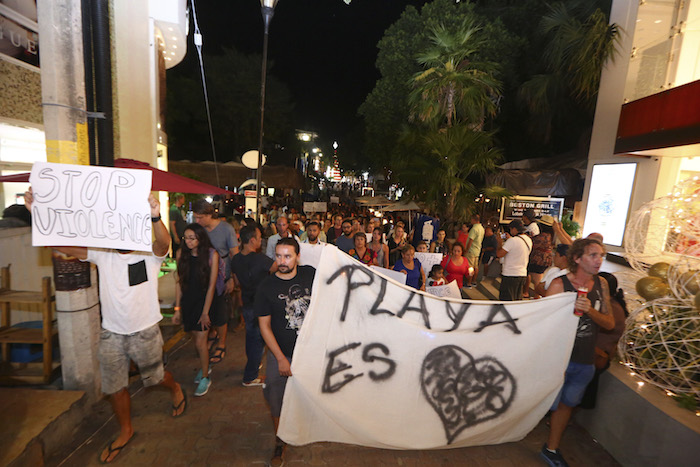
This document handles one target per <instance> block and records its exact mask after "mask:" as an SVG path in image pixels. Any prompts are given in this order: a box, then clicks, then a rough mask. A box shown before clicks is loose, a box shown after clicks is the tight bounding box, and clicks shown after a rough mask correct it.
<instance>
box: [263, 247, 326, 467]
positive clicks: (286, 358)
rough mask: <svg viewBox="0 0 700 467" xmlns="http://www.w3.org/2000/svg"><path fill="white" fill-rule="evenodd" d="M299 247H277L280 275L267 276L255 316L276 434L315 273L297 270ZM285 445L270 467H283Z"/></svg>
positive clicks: (279, 442) (308, 268)
mask: <svg viewBox="0 0 700 467" xmlns="http://www.w3.org/2000/svg"><path fill="white" fill-rule="evenodd" d="M298 261H299V243H297V241H296V240H295V239H293V238H282V239H280V241H279V242H278V243H277V246H276V247H275V263H276V264H277V272H276V273H275V274H273V275H271V276H268V277H267V278H266V279H265V280H264V281H263V282H262V283H261V284H260V286H259V287H258V291H257V292H256V294H255V314H256V316H257V317H258V322H259V324H260V333H261V334H262V337H263V339H264V340H265V344H267V348H268V353H267V375H266V380H265V386H264V388H263V394H264V395H265V399H266V400H267V402H268V404H269V406H270V412H271V414H272V422H273V424H274V426H275V434H276V433H277V429H278V427H279V421H280V414H281V412H282V399H283V397H284V388H285V386H286V384H287V378H289V377H290V376H292V370H291V361H292V354H293V353H294V345H295V344H296V341H297V336H298V334H299V329H300V328H301V325H302V323H303V321H304V317H305V315H306V312H307V311H308V309H309V302H310V300H311V285H312V284H313V281H314V275H315V273H316V270H315V269H314V268H313V267H311V266H298V265H297V263H298ZM284 449H285V444H284V442H283V441H282V440H281V439H279V438H276V443H275V452H274V455H273V457H272V459H271V460H270V465H273V466H274V465H282V463H283V462H284V461H283V455H284Z"/></svg>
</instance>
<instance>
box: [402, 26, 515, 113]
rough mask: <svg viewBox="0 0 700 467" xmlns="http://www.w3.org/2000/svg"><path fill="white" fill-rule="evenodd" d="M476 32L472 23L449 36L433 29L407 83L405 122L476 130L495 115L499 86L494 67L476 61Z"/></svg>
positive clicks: (442, 28) (448, 32)
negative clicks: (464, 125) (459, 123)
mask: <svg viewBox="0 0 700 467" xmlns="http://www.w3.org/2000/svg"><path fill="white" fill-rule="evenodd" d="M480 29H481V28H480V27H479V26H477V24H476V23H475V20H474V18H464V20H463V22H462V24H461V25H460V26H459V27H457V28H456V29H454V30H451V29H448V28H447V27H445V26H444V25H443V24H440V25H438V26H436V27H435V28H433V30H432V34H431V36H430V41H431V46H430V47H429V48H428V49H426V50H425V51H423V52H422V53H421V54H419V55H418V57H417V61H418V64H419V65H421V66H422V67H423V68H424V70H422V71H419V72H417V73H416V74H415V75H414V76H413V79H412V85H413V89H412V91H411V93H410V94H409V105H410V109H411V114H410V115H409V118H410V119H413V118H416V119H418V120H419V121H421V122H423V123H432V124H437V125H438V126H440V125H441V124H442V123H445V124H446V125H447V127H451V126H452V122H453V120H458V119H459V120H464V121H467V122H469V123H471V124H473V125H476V126H479V127H481V126H483V122H484V119H485V118H486V117H493V116H494V115H495V114H496V99H497V97H498V96H499V95H500V86H501V83H500V82H499V81H498V80H497V79H496V78H495V74H496V65H495V64H493V63H490V62H486V61H479V60H478V54H479V52H480V50H481V48H482V47H483V45H484V43H485V41H484V39H483V38H482V37H480V36H479V34H480Z"/></svg>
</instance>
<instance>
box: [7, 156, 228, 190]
mask: <svg viewBox="0 0 700 467" xmlns="http://www.w3.org/2000/svg"><path fill="white" fill-rule="evenodd" d="M114 167H119V168H122V169H141V170H150V171H151V172H152V174H153V176H152V182H151V190H153V191H170V192H179V193H200V194H206V195H229V194H230V195H232V194H234V193H233V192H232V191H228V190H224V189H223V188H218V187H215V186H214V185H209V184H208V183H204V182H198V181H197V180H192V179H191V178H187V177H183V176H182V175H176V174H174V173H170V172H166V171H164V170H160V169H156V168H154V167H151V166H150V165H148V164H147V163H145V162H141V161H135V160H133V159H116V160H115V161H114ZM0 182H25V183H26V182H29V172H27V173H21V174H14V175H5V176H0Z"/></svg>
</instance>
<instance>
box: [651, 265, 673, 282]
mask: <svg viewBox="0 0 700 467" xmlns="http://www.w3.org/2000/svg"><path fill="white" fill-rule="evenodd" d="M670 267H671V265H670V264H668V263H666V262H663V261H661V262H658V263H654V264H652V265H651V267H650V268H649V270H648V271H647V274H649V275H650V276H654V277H658V278H659V279H661V280H664V281H665V280H666V279H667V278H668V268H670Z"/></svg>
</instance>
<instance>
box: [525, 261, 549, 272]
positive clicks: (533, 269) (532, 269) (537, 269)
mask: <svg viewBox="0 0 700 467" xmlns="http://www.w3.org/2000/svg"><path fill="white" fill-rule="evenodd" d="M548 267H549V266H540V265H539V264H532V263H530V264H528V265H527V272H531V273H534V274H543V273H544V272H545V271H546V270H547V268H548Z"/></svg>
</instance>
